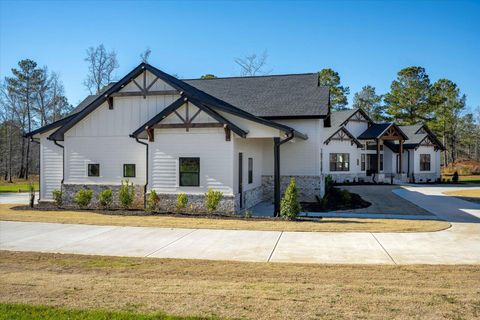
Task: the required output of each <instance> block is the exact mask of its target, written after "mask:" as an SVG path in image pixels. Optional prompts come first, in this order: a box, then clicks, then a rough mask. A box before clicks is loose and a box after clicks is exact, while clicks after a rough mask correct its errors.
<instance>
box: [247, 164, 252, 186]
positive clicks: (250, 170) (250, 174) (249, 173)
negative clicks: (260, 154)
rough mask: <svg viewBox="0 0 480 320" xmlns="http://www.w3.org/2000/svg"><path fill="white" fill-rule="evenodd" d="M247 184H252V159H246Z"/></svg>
mask: <svg viewBox="0 0 480 320" xmlns="http://www.w3.org/2000/svg"><path fill="white" fill-rule="evenodd" d="M248 183H249V184H250V183H253V158H248Z"/></svg>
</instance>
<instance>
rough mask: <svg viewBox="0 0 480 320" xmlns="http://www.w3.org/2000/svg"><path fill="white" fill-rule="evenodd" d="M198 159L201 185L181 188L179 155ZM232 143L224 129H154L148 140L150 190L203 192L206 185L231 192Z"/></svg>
mask: <svg viewBox="0 0 480 320" xmlns="http://www.w3.org/2000/svg"><path fill="white" fill-rule="evenodd" d="M180 157H198V158H200V186H199V187H180V184H179V158H180ZM233 161H234V159H233V142H232V141H225V132H224V130H223V128H218V129H217V128H209V129H206V128H204V129H190V131H189V132H186V130H185V129H161V130H155V137H154V141H153V142H150V143H149V171H150V173H149V176H150V181H149V189H154V190H155V191H156V192H158V193H177V192H185V193H188V194H204V193H205V192H206V191H207V190H208V188H213V189H215V190H219V191H221V192H223V194H225V195H233Z"/></svg>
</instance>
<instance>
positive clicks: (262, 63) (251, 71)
mask: <svg viewBox="0 0 480 320" xmlns="http://www.w3.org/2000/svg"><path fill="white" fill-rule="evenodd" d="M267 59H268V52H267V50H265V51H263V53H262V54H261V55H257V54H256V53H254V54H252V55H249V56H245V57H243V58H235V60H234V61H235V63H236V64H238V65H239V66H240V75H241V76H243V77H244V76H257V75H266V74H269V73H270V72H272V70H265V67H266V65H267Z"/></svg>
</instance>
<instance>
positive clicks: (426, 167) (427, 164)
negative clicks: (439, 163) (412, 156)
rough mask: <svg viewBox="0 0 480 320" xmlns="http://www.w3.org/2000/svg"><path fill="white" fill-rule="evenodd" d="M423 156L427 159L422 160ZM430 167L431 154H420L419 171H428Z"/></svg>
mask: <svg viewBox="0 0 480 320" xmlns="http://www.w3.org/2000/svg"><path fill="white" fill-rule="evenodd" d="M425 158H427V159H428V161H423V160H424V159H425ZM431 168H432V155H431V154H429V153H422V154H420V171H430V170H431Z"/></svg>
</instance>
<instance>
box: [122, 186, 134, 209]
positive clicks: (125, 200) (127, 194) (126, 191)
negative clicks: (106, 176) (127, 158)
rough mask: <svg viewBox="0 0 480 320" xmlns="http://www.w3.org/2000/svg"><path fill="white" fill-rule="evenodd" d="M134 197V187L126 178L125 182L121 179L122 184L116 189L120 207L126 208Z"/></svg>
mask: <svg viewBox="0 0 480 320" xmlns="http://www.w3.org/2000/svg"><path fill="white" fill-rule="evenodd" d="M134 198H135V188H134V187H133V183H131V184H129V183H128V180H126V181H125V182H124V181H123V180H122V185H121V186H120V190H119V191H118V200H120V204H121V205H122V208H124V209H128V208H129V207H130V206H131V205H132V203H133V200H134Z"/></svg>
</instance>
